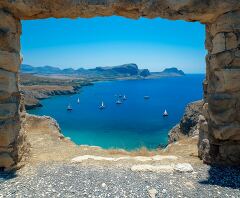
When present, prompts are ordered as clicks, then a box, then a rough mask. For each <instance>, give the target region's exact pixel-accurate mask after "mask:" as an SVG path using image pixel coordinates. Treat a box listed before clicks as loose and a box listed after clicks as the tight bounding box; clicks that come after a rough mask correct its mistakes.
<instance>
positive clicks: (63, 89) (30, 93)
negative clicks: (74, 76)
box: [21, 85, 78, 110]
mask: <svg viewBox="0 0 240 198" xmlns="http://www.w3.org/2000/svg"><path fill="white" fill-rule="evenodd" d="M21 91H22V93H23V95H24V103H25V108H26V110H29V109H33V108H36V107H42V104H41V102H40V100H42V99H46V98H49V97H51V96H56V95H71V94H76V93H77V92H78V90H77V89H74V88H73V87H72V86H55V85H53V86H41V85H34V86H22V87H21Z"/></svg>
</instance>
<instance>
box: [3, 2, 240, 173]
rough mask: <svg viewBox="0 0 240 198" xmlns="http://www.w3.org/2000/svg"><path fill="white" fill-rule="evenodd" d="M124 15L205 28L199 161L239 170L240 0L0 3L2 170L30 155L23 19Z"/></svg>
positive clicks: (13, 165)
mask: <svg viewBox="0 0 240 198" xmlns="http://www.w3.org/2000/svg"><path fill="white" fill-rule="evenodd" d="M112 15H119V16H124V17H129V18H133V19H137V18H139V17H147V18H154V17H162V18H167V19H172V20H177V19H182V20H186V21H200V22H201V23H204V24H206V48H207V50H208V55H207V57H206V63H207V72H206V73H207V76H206V81H205V82H204V100H205V104H204V117H203V116H201V118H200V123H201V126H200V134H199V135H200V140H199V156H200V157H201V158H202V159H203V160H204V161H205V162H206V163H218V164H219V163H224V164H235V165H239V164H240V45H239V44H240V1H239V0H207V1H203V0H181V1H179V0H152V1H145V0H134V1H133V0H84V1H79V0H42V1H39V0H31V1H26V0H14V1H12V0H1V1H0V168H2V167H3V168H14V167H16V165H17V164H19V163H18V162H19V161H20V160H21V159H22V158H23V157H24V154H27V152H28V144H27V142H26V140H25V136H24V132H23V131H22V130H21V125H22V123H23V122H24V114H23V113H22V110H23V109H22V107H21V96H20V93H19V87H18V69H19V65H20V62H21V60H20V34H21V24H20V19H41V18H48V17H55V18H63V17H67V18H76V17H85V18H89V17H95V16H112Z"/></svg>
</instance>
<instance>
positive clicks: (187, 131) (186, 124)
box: [168, 100, 204, 144]
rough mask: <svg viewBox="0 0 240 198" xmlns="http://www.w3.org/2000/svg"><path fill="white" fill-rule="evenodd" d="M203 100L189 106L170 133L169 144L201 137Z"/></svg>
mask: <svg viewBox="0 0 240 198" xmlns="http://www.w3.org/2000/svg"><path fill="white" fill-rule="evenodd" d="M203 105H204V102H203V100H199V101H195V102H192V103H190V104H188V105H187V107H186V108H185V112H184V115H183V117H182V119H181V121H180V123H179V124H177V125H176V126H175V127H173V128H172V129H171V130H170V131H169V133H168V143H169V144H171V143H173V142H176V141H179V140H181V139H185V138H187V137H193V136H198V135H199V116H200V115H202V113H203Z"/></svg>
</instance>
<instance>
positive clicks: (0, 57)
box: [0, 51, 21, 72]
mask: <svg viewBox="0 0 240 198" xmlns="http://www.w3.org/2000/svg"><path fill="white" fill-rule="evenodd" d="M20 64H21V60H20V55H19V54H17V53H14V52H8V51H0V68H2V69H4V70H7V71H11V72H18V69H19V66H20Z"/></svg>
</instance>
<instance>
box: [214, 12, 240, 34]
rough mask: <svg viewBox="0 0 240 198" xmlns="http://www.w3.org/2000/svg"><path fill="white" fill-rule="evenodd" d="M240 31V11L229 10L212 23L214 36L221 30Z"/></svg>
mask: <svg viewBox="0 0 240 198" xmlns="http://www.w3.org/2000/svg"><path fill="white" fill-rule="evenodd" d="M233 30H234V31H240V11H234V12H228V13H226V14H224V15H222V16H220V17H219V18H218V19H217V21H216V22H215V23H213V24H212V25H211V28H210V32H211V34H212V35H213V36H214V35H216V34H217V33H219V32H233Z"/></svg>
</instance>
